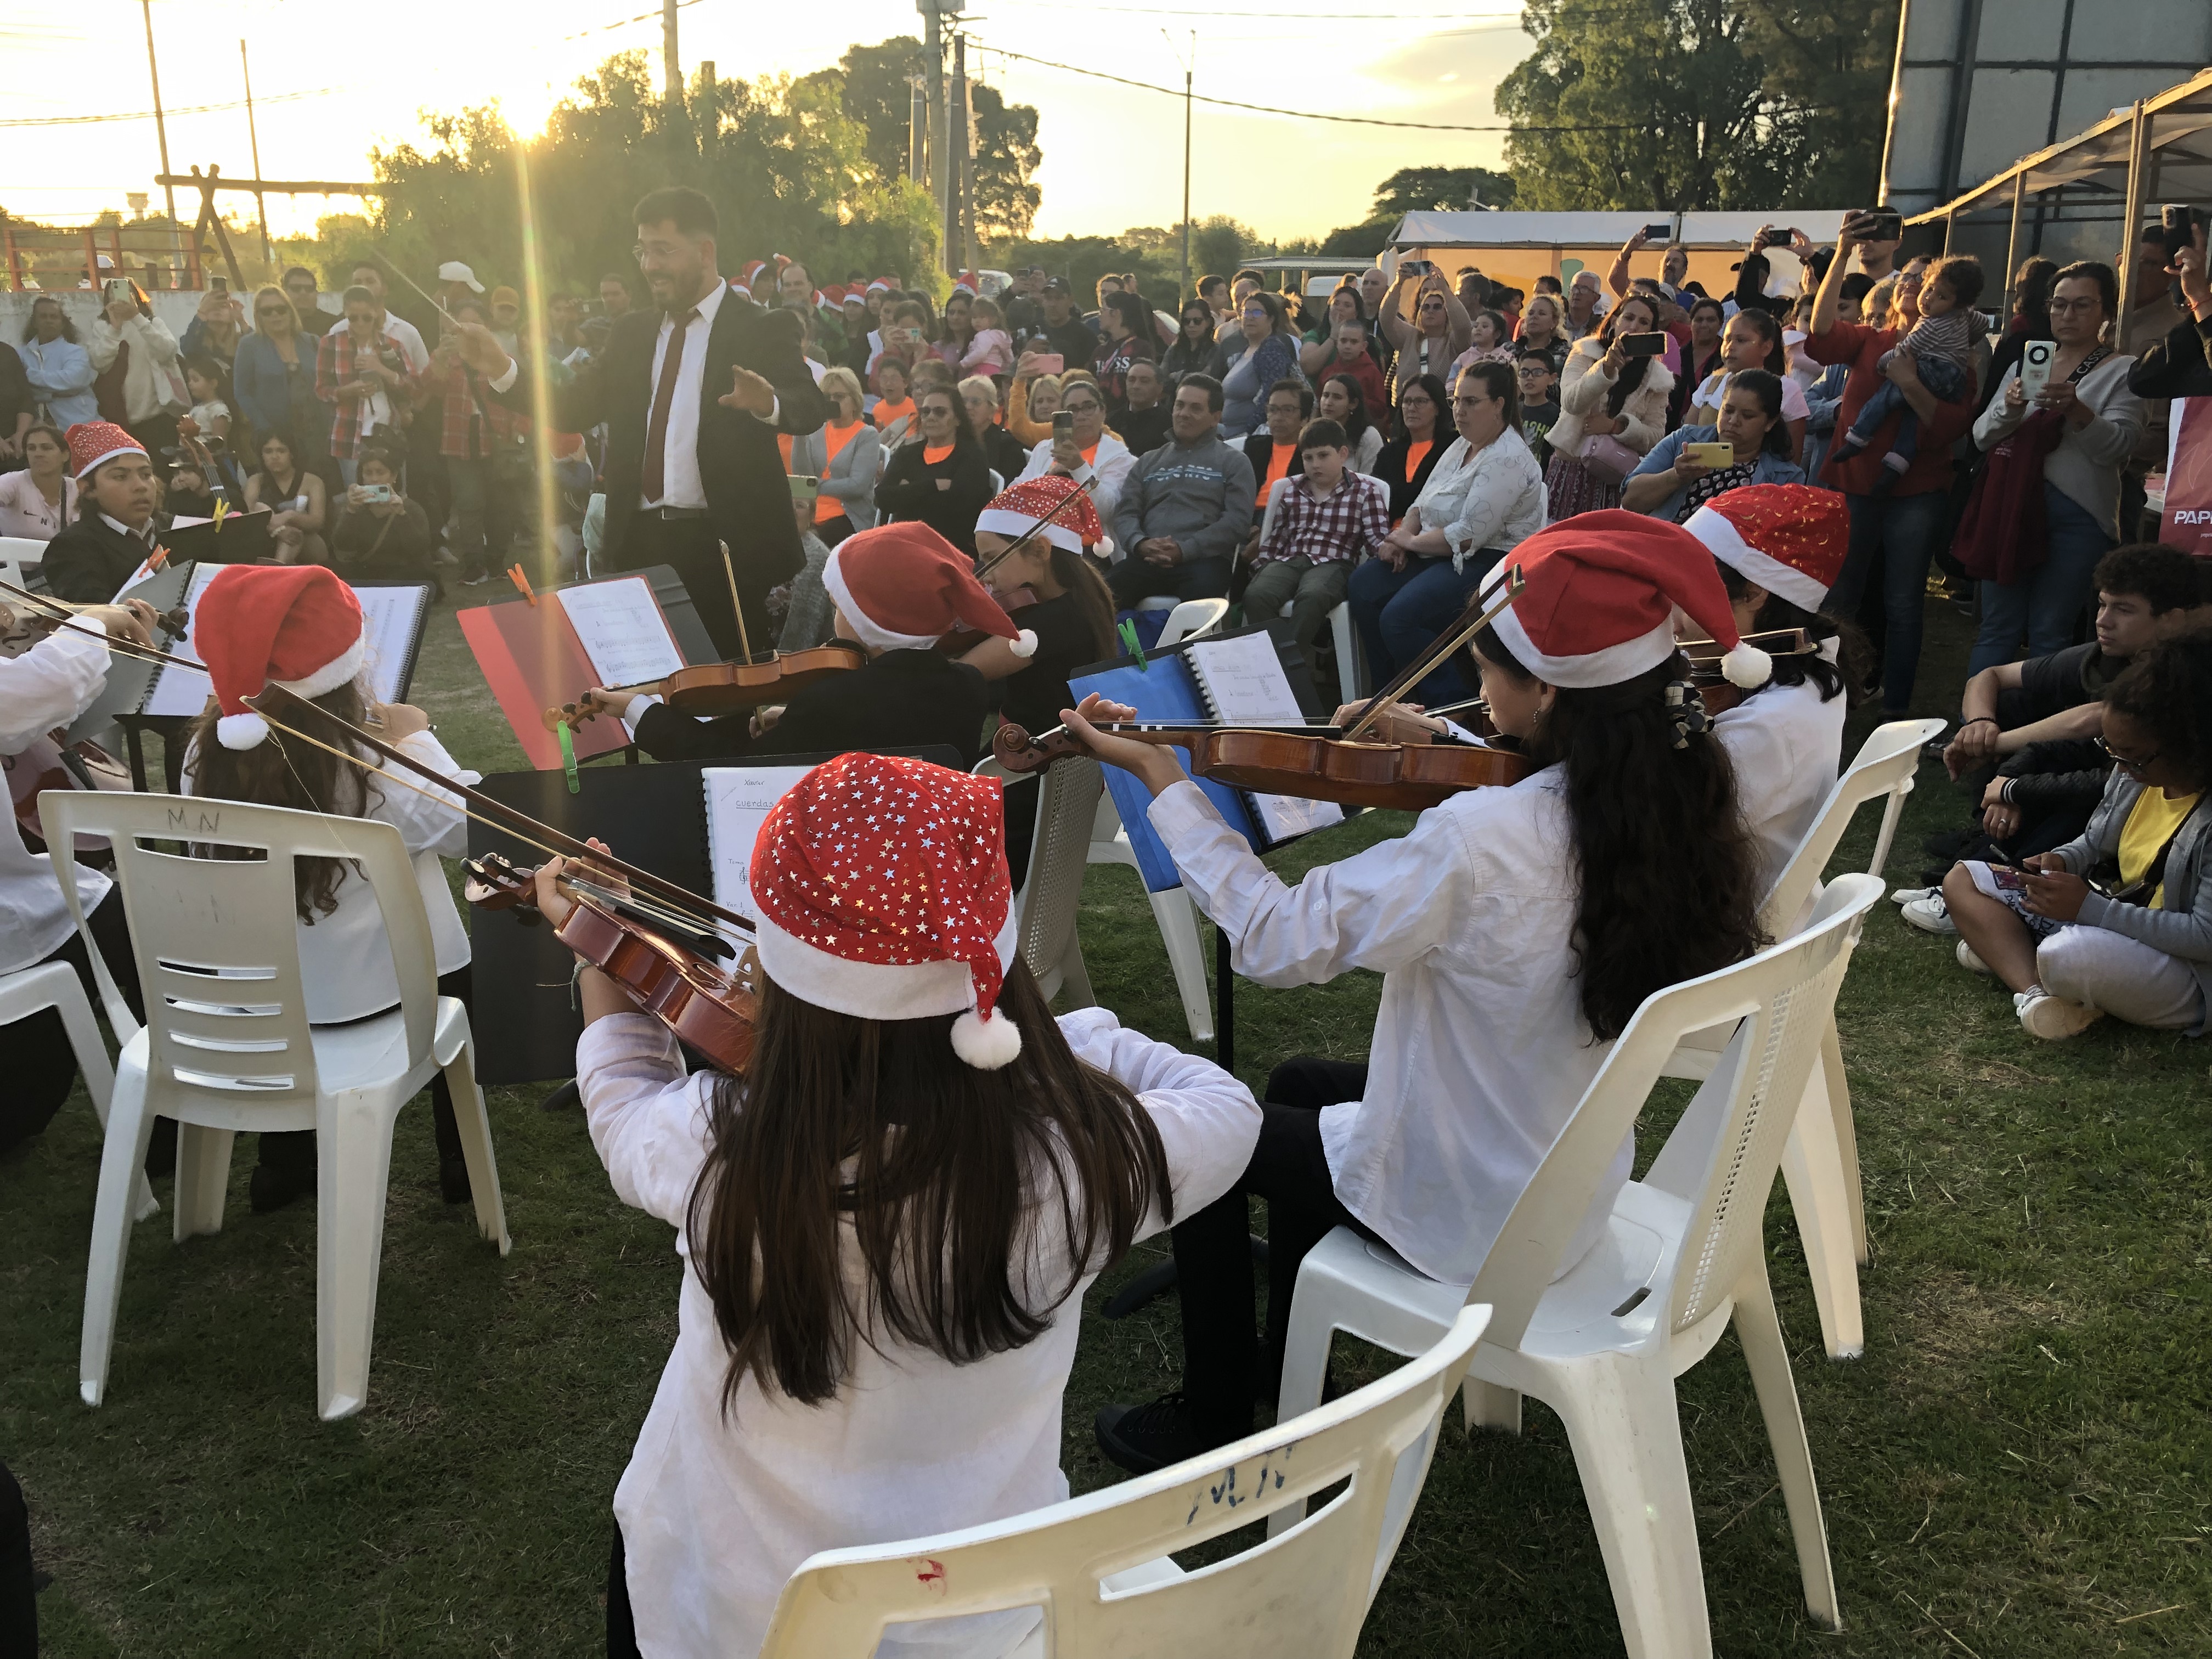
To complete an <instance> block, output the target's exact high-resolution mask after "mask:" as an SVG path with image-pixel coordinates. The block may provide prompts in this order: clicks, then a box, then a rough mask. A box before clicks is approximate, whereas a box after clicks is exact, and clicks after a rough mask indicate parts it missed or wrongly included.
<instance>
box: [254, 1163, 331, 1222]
mask: <svg viewBox="0 0 2212 1659" xmlns="http://www.w3.org/2000/svg"><path fill="white" fill-rule="evenodd" d="M314 1190H315V1166H314V1165H313V1164H308V1165H307V1167H306V1168H305V1169H302V1170H295V1169H292V1168H290V1167H289V1166H287V1165H284V1164H255V1165H254V1166H253V1180H252V1184H251V1185H250V1186H249V1187H248V1188H246V1197H247V1199H248V1200H249V1201H250V1202H251V1203H252V1206H253V1213H254V1214H256V1215H267V1214H268V1213H269V1212H270V1211H271V1210H281V1209H283V1207H284V1206H286V1205H287V1204H289V1203H291V1202H292V1201H293V1200H295V1199H301V1198H305V1197H307V1194H310V1193H312V1192H313V1191H314Z"/></svg>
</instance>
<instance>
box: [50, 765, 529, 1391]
mask: <svg viewBox="0 0 2212 1659" xmlns="http://www.w3.org/2000/svg"><path fill="white" fill-rule="evenodd" d="M39 810H40V812H41V813H42V814H44V815H46V823H48V824H49V825H50V826H52V829H53V830H54V835H55V842H56V844H57V845H59V846H67V845H68V844H69V837H70V835H72V834H74V833H76V832H79V831H90V832H92V833H94V834H98V835H104V836H107V837H108V838H109V839H110V840H111V841H112V842H113V844H114V850H115V862H116V880H117V884H118V885H119V886H120V887H121V888H122V890H123V902H124V909H125V915H128V917H129V918H130V921H131V938H132V940H133V942H134V944H135V945H136V947H137V957H138V978H139V983H140V985H141V986H142V987H143V989H144V992H145V1002H146V1013H147V1024H146V1027H145V1029H143V1030H137V1031H134V1032H133V1033H132V1035H131V1036H130V1037H129V1039H128V1040H127V1041H126V1042H125V1043H124V1045H123V1054H122V1059H121V1061H120V1063H119V1064H118V1066H117V1076H116V1085H115V1091H114V1099H113V1103H112V1106H111V1108H110V1111H109V1115H108V1123H107V1139H106V1148H105V1151H104V1152H103V1153H102V1155H101V1158H100V1196H99V1200H98V1202H97V1205H96V1206H95V1208H94V1214H93V1226H92V1255H91V1262H90V1266H89V1267H88V1271H87V1273H86V1277H85V1297H84V1333H83V1340H82V1347H81V1349H80V1352H79V1355H78V1364H77V1369H78V1376H79V1379H80V1382H79V1391H80V1392H81V1393H82V1395H83V1397H84V1401H85V1403H86V1404H87V1405H91V1406H96V1405H98V1404H99V1403H100V1397H101V1395H102V1394H103V1393H104V1392H105V1391H106V1384H107V1365H108V1358H109V1352H110V1350H111V1348H112V1345H113V1340H114V1334H115V1316H116V1310H117V1308H118V1304H120V1302H121V1299H122V1295H123V1264H124V1259H125V1255H127V1254H128V1252H129V1249H130V1244H131V1228H130V1223H129V1220H128V1218H127V1217H126V1214H125V1194H127V1193H128V1192H129V1191H130V1189H131V1178H132V1176H133V1175H134V1174H136V1173H137V1171H139V1170H140V1169H141V1168H142V1166H143V1164H144V1163H145V1159H146V1144H147V1141H148V1139H149V1138H150V1137H151V1135H152V1133H153V1128H154V1120H155V1117H157V1116H160V1117H167V1118H173V1119H175V1120H176V1121H177V1126H178V1128H177V1186H176V1192H175V1194H174V1198H173V1206H172V1207H173V1210H174V1212H175V1226H174V1230H173V1237H175V1239H176V1240H177V1242H178V1243H182V1242H183V1241H184V1240H185V1239H187V1238H190V1237H192V1236H193V1235H194V1234H196V1233H212V1232H216V1231H221V1229H222V1212H223V1203H224V1199H225V1195H226V1189H227V1188H228V1184H229V1175H230V1152H231V1142H232V1138H233V1137H234V1135H235V1134H236V1133H237V1132H238V1131H239V1130H240V1129H247V1130H254V1131H258V1132H259V1133H271V1132H275V1131H280V1130H296V1129H313V1131H314V1132H315V1140H316V1149H317V1152H318V1153H319V1157H318V1158H317V1160H316V1161H317V1165H318V1179H319V1184H318V1187H317V1192H316V1205H317V1208H316V1216H315V1228H316V1237H315V1380H316V1395H317V1407H318V1409H319V1411H320V1413H321V1414H322V1415H323V1416H324V1417H325V1419H330V1418H339V1417H346V1416H349V1415H351V1414H352V1413H355V1412H357V1411H359V1410H360V1409H361V1407H362V1402H363V1401H364V1400H365V1399H366V1398H367V1396H368V1359H369V1346H370V1341H371V1339H372V1337H373V1335H374V1330H375V1323H376V1280H377V1271H378V1267H379V1266H380V1259H381V1256H382V1253H383V1244H384V1202H385V1193H386V1185H387V1182H388V1177H389V1175H390V1171H391V1162H392V1123H393V1120H394V1119H396V1118H397V1117H398V1115H399V1109H400V1108H401V1107H402V1106H404V1105H405V1104H406V1103H408V1102H409V1101H410V1100H411V1099H413V1098H414V1097H415V1096H416V1093H417V1092H418V1091H421V1090H422V1087H423V1086H424V1085H426V1084H428V1082H429V1081H430V1079H431V1078H432V1077H433V1076H434V1075H435V1074H436V1073H439V1072H441V1071H442V1072H443V1073H445V1076H446V1083H447V1087H448V1088H449V1089H450V1090H451V1091H452V1093H453V1115H454V1117H455V1118H456V1120H457V1121H459V1127H460V1136H461V1148H462V1152H463V1155H464V1157H465V1159H466V1162H467V1164H468V1170H469V1184H470V1187H471V1190H472V1191H473V1193H474V1194H475V1197H476V1212H477V1229H478V1231H481V1232H482V1233H483V1236H484V1237H486V1238H487V1239H489V1240H491V1241H492V1242H493V1243H496V1244H497V1245H498V1246H499V1250H500V1254H501V1255H506V1254H507V1217H506V1212H505V1210H504V1208H503V1206H502V1205H501V1200H500V1190H499V1172H498V1170H497V1168H496V1167H495V1164H494V1162H493V1158H492V1144H491V1125H490V1121H489V1119H488V1118H487V1117H486V1115H485V1112H484V1102H483V1091H482V1090H480V1089H479V1088H477V1082H476V1070H475V1063H474V1053H473V1048H472V1045H471V1041H470V1036H469V1018H468V1012H467V1011H466V1010H465V1008H463V1007H462V1006H461V1004H460V1003H459V1001H458V1000H455V999H454V998H452V997H441V996H439V995H438V994H437V992H436V985H437V966H436V960H435V957H434V956H433V955H432V952H431V948H430V923H429V918H428V915H425V913H424V911H423V908H422V890H421V889H419V888H418V887H417V886H416V884H415V870H414V866H413V865H412V864H411V863H410V861H409V859H408V856H407V851H406V847H405V844H404V842H401V840H400V838H399V832H398V830H397V829H393V828H392V826H391V825H390V824H387V823H375V822H374V821H371V820H367V819H362V818H336V817H324V816H323V815H321V814H320V813H316V812H301V811H292V810H291V809H289V808H286V807H278V806H248V805H241V804H240V803H238V802H234V801H216V800H198V799H191V798H190V797H187V796H181V795H123V794H94V793H63V792H59V791H49V792H48V793H45V794H43V795H41V796H40V798H39ZM180 841H189V842H191V843H193V846H194V849H195V850H196V851H203V852H204V851H205V850H207V849H209V848H215V847H222V848H250V849H258V850H259V851H261V852H263V853H264V854H266V856H265V857H264V858H261V859H258V860H217V859H215V858H211V857H205V856H201V857H185V856H184V855H182V854H178V853H174V852H164V851H161V850H158V848H157V846H156V843H157V842H162V843H167V842H180ZM315 856H320V857H324V858H339V859H345V860H350V861H353V863H354V864H356V865H357V866H358V868H359V869H360V871H361V872H362V876H365V877H366V878H367V880H368V884H369V887H370V889H371V890H372V891H374V894H375V895H376V901H377V903H378V905H379V906H380V908H381V909H382V911H383V913H384V926H385V932H386V935H387V937H388V938H389V939H390V940H391V944H392V961H393V963H395V964H396V965H397V966H398V975H399V996H400V1003H399V1006H398V1009H396V1010H395V1011H393V1012H390V1013H387V1014H380V1015H378V1016H376V1017H375V1018H370V1019H363V1020H356V1021H354V1022H352V1023H351V1024H345V1025H323V1026H311V1025H309V1024H308V1023H307V1009H306V1003H305V998H304V994H303V989H302V987H301V979H300V953H299V943H298V939H297V938H296V936H295V931H294V921H293V918H294V915H295V911H294V884H293V860H294V859H295V857H315ZM348 879H349V880H350V879H358V878H356V877H354V876H353V875H351V874H350V872H349V876H348ZM64 892H65V893H66V894H67V896H68V897H69V902H70V912H71V913H72V914H73V915H76V920H77V927H78V929H79V932H80V933H84V931H85V922H84V917H83V915H82V913H81V911H80V909H79V906H78V904H77V902H76V890H75V888H74V887H72V886H70V884H67V883H64ZM87 943H88V945H89V943H90V940H89V938H88V937H87Z"/></svg>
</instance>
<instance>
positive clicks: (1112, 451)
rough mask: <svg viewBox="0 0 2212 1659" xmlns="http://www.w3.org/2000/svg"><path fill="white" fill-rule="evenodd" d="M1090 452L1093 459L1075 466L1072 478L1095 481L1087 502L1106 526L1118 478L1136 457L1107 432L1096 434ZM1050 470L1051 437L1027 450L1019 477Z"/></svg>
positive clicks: (1117, 494) (1111, 515)
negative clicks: (1095, 440)
mask: <svg viewBox="0 0 2212 1659" xmlns="http://www.w3.org/2000/svg"><path fill="white" fill-rule="evenodd" d="M1092 453H1093V454H1094V455H1095V456H1096V458H1097V459H1093V460H1088V461H1085V462H1084V463H1083V464H1082V465H1079V466H1078V467H1077V468H1076V469H1075V480H1076V482H1077V483H1091V481H1092V480H1093V479H1096V480H1097V487H1096V488H1094V489H1092V490H1091V505H1092V506H1094V507H1097V509H1098V521H1099V522H1100V523H1101V524H1108V525H1110V524H1112V523H1113V522H1114V504H1115V502H1116V501H1120V500H1121V481H1122V480H1123V479H1125V478H1127V477H1128V476H1129V469H1130V468H1131V467H1133V466H1134V465H1136V464H1137V458H1136V457H1135V456H1134V455H1132V454H1131V453H1129V446H1128V445H1127V444H1125V443H1123V442H1122V441H1121V440H1120V439H1119V438H1117V437H1115V435H1113V434H1112V433H1110V432H1103V433H1101V434H1099V435H1098V447H1097V449H1096V450H1095V451H1093V452H1092ZM1049 471H1052V440H1051V439H1049V438H1047V439H1045V440H1043V441H1042V442H1040V443H1038V444H1037V445H1036V447H1034V448H1032V449H1031V450H1030V459H1029V464H1028V465H1026V466H1024V467H1023V468H1022V477H1024V478H1042V477H1044V475H1045V474H1046V473H1048V472H1049ZM1006 482H1007V483H1015V482H1016V480H1014V479H1012V478H1009V479H1007V480H1006ZM1072 510H1073V509H1071V511H1072ZM1053 522H1054V524H1058V523H1059V522H1060V520H1057V519H1054V520H1053Z"/></svg>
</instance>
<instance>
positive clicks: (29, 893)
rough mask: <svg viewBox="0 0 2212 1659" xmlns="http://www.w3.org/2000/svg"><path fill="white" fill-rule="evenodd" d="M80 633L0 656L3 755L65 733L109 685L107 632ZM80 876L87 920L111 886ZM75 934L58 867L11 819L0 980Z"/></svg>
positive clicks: (3, 864)
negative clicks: (61, 731)
mask: <svg viewBox="0 0 2212 1659" xmlns="http://www.w3.org/2000/svg"><path fill="white" fill-rule="evenodd" d="M79 626H80V627H82V629H87V630H88V632H86V633H80V632H77V631H76V630H74V629H66V628H58V629H55V630H54V631H53V632H52V634H49V635H47V636H46V638H45V639H43V640H40V641H39V642H38V643H37V644H36V645H34V646H33V647H31V648H30V649H29V650H28V651H26V652H25V653H23V654H22V655H21V656H20V657H0V755H20V754H21V753H22V752H23V751H24V750H26V749H28V748H29V747H30V746H31V745H32V744H33V743H36V742H37V741H38V740H39V739H40V738H43V737H45V736H46V734H47V733H48V732H52V730H53V729H54V728H55V727H56V726H67V725H68V724H70V721H72V720H75V719H76V717H77V716H78V715H79V714H82V713H84V711H85V710H86V709H88V708H91V707H92V705H93V702H94V699H95V698H97V697H98V696H100V689H101V688H102V687H103V686H105V685H106V684H107V646H106V637H107V630H106V629H105V628H103V627H101V626H100V624H99V623H94V622H86V623H80V624H79ZM92 634H97V635H99V637H98V638H96V639H95V638H93V637H90V635H92ZM75 874H76V896H77V902H79V903H80V904H82V905H83V906H84V908H85V913H86V914H87V915H90V914H91V912H92V910H93V909H94V907H95V906H97V905H98V904H99V902H100V900H102V899H104V898H106V896H107V889H108V886H109V883H108V879H107V878H106V876H103V875H101V874H100V872H98V871H97V870H89V869H87V868H86V867H85V866H83V865H82V864H80V865H78V866H76V871H75ZM75 931H76V923H75V922H73V921H70V913H69V908H68V905H67V904H66V903H65V902H64V900H63V897H62V890H61V887H60V885H59V884H58V883H57V882H56V881H55V879H54V866H53V862H52V860H50V859H49V858H48V857H47V856H46V854H44V853H33V852H32V851H31V849H30V848H27V847H26V846H24V845H23V836H22V831H21V830H20V829H17V828H16V826H15V813H14V812H12V811H11V812H9V814H8V824H7V828H6V829H0V973H13V972H15V969H18V968H28V967H30V966H31V965H32V964H33V963H40V962H44V961H45V960H46V958H47V957H50V956H52V955H53V953H54V952H55V951H58V950H60V949H61V948H62V946H63V945H65V944H66V943H68V941H69V936H70V934H71V933H74V932H75Z"/></svg>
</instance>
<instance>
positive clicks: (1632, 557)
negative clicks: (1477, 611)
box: [1496, 507, 1773, 689]
mask: <svg viewBox="0 0 2212 1659" xmlns="http://www.w3.org/2000/svg"><path fill="white" fill-rule="evenodd" d="M1506 557H1507V561H1508V562H1510V563H1516V564H1518V565H1519V566H1520V567H1521V572H1522V578H1523V580H1524V581H1525V582H1526V584H1527V585H1526V586H1524V587H1523V589H1522V592H1521V595H1520V597H1519V598H1518V599H1515V600H1514V601H1513V603H1512V604H1511V605H1508V606H1507V607H1506V608H1505V609H1504V611H1500V612H1499V613H1498V621H1497V624H1496V626H1497V629H1498V638H1499V639H1500V640H1501V641H1504V644H1505V647H1506V648H1507V649H1508V650H1510V652H1512V653H1513V655H1514V656H1515V658H1516V659H1517V660H1518V661H1519V662H1520V664H1521V665H1522V667H1523V668H1526V669H1527V670H1528V671H1529V672H1530V673H1532V674H1534V676H1535V677H1536V678H1538V679H1540V680H1542V681H1544V682H1545V683H1546V684H1549V685H1558V686H1565V687H1572V688H1576V689H1588V688H1590V687H1595V686H1601V685H1618V684H1620V683H1621V682H1622V681H1623V680H1629V679H1633V678H1636V676H1638V674H1642V673H1646V672H1648V671H1650V670H1652V669H1654V668H1656V667H1658V666H1659V665H1660V664H1661V663H1663V662H1665V661H1666V660H1667V659H1668V658H1669V657H1671V656H1673V655H1674V609H1675V607H1676V606H1677V605H1679V606H1680V607H1681V609H1682V610H1683V611H1686V612H1687V613H1688V614H1689V617H1690V620H1691V621H1692V622H1693V623H1696V624H1697V625H1698V626H1699V628H1701V629H1704V630H1705V635H1706V636H1707V637H1708V638H1710V639H1711V640H1712V641H1715V642H1716V643H1717V644H1718V645H1719V646H1720V647H1722V649H1723V652H1724V653H1726V654H1725V655H1723V657H1722V658H1721V672H1722V673H1723V675H1725V676H1726V677H1727V678H1728V680H1729V684H1734V685H1741V686H1747V687H1748V686H1753V685H1764V684H1765V683H1766V677H1767V675H1768V674H1769V673H1770V672H1771V671H1772V669H1773V661H1772V659H1771V658H1769V657H1768V656H1767V654H1766V653H1765V652H1764V651H1761V650H1760V649H1759V647H1757V646H1753V645H1746V644H1744V643H1743V641H1742V640H1741V637H1740V636H1739V635H1737V633H1736V628H1735V613H1734V612H1732V611H1730V610H1729V597H1728V590H1727V589H1726V588H1724V587H1723V586H1721V578H1720V573H1719V572H1718V571H1717V570H1715V569H1714V568H1713V562H1712V561H1711V559H1710V558H1708V557H1706V556H1705V544H1704V543H1703V542H1700V541H1699V539H1698V538H1696V537H1695V536H1692V534H1690V532H1688V531H1686V530H1685V529H1683V528H1682V527H1681V526H1680V525H1676V524H1669V523H1668V522H1667V521H1666V520H1663V519H1652V518H1647V517H1645V516H1644V514H1643V513H1624V512H1622V511H1620V509H1619V508H1617V507H1615V508H1609V509H1607V510H1606V511H1604V512H1601V513H1577V514H1576V515H1575V516H1574V517H1573V518H1571V519H1562V520H1560V521H1559V523H1557V524H1555V525H1553V526H1551V527H1550V528H1548V529H1546V530H1540V531H1538V532H1536V533H1535V534H1534V535H1533V536H1531V537H1529V538H1528V539H1527V540H1526V541H1524V542H1522V544H1520V545H1519V546H1518V547H1516V548H1515V549H1514V550H1513V551H1512V552H1511V553H1510V554H1508V555H1507V556H1506Z"/></svg>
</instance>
